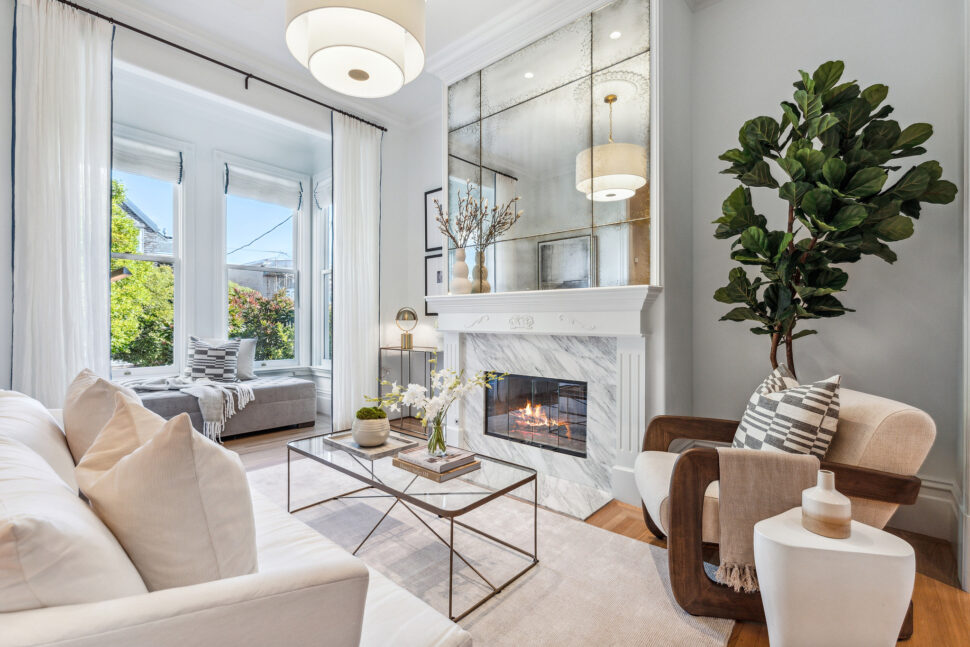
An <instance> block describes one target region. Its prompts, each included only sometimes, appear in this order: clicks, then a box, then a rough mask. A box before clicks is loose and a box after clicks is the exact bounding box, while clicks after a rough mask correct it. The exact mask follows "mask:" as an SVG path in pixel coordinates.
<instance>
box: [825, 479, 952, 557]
mask: <svg viewBox="0 0 970 647" xmlns="http://www.w3.org/2000/svg"><path fill="white" fill-rule="evenodd" d="M920 479H921V480H922V485H921V486H920V491H919V497H918V498H917V500H916V503H915V504H913V505H903V506H899V510H897V511H896V514H894V515H893V517H892V519H890V520H889V524H888V525H889V526H891V527H893V528H899V529H900V530H909V531H910V532H918V533H920V534H921V535H929V536H930V537H937V538H939V539H945V540H947V541H949V542H950V543H951V544H953V546H954V547H956V546H958V545H959V541H960V531H961V526H962V525H963V521H962V520H961V517H962V516H963V515H961V514H960V490H959V488H958V487H957V486H956V484H955V483H953V482H952V481H946V480H941V479H934V478H932V477H923V476H921V477H920ZM836 487H838V485H836Z"/></svg>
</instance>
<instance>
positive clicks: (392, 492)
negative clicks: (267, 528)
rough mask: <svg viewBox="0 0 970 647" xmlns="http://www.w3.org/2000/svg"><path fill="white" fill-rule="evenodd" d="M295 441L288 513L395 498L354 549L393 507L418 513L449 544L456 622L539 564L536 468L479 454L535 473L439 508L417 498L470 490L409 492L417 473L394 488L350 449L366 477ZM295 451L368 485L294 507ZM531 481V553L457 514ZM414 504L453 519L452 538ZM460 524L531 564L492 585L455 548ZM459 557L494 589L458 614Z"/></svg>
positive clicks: (291, 448)
mask: <svg viewBox="0 0 970 647" xmlns="http://www.w3.org/2000/svg"><path fill="white" fill-rule="evenodd" d="M297 442H300V441H293V443H297ZM293 443H287V445H286V448H287V452H286V510H287V512H289V513H291V514H292V513H296V512H299V511H301V510H306V509H307V508H312V507H314V506H318V505H321V504H323V503H328V502H330V501H336V500H338V499H388V498H390V499H394V502H393V503H392V504H391V507H389V508H388V509H387V511H386V512H385V513H384V515H383V516H382V517H381V518H380V520H378V522H377V524H375V525H374V527H373V528H371V530H370V532H368V533H367V536H365V537H364V539H363V540H362V541H361V542H360V544H358V546H357V548H355V549H354V552H353V554H354V555H356V554H357V551H359V550H360V549H361V548H362V547H363V546H364V544H365V543H366V542H367V540H368V539H370V538H371V536H372V535H373V534H374V531H376V530H377V528H378V527H379V526H380V525H381V524H382V523H383V522H384V519H386V518H387V515H389V514H390V512H391V510H393V509H394V508H395V507H396V506H397V505H398V504H401V506H403V507H404V508H405V509H406V510H407V511H408V512H410V513H411V514H412V515H414V517H415V518H416V519H417V520H418V521H420V522H421V524H422V525H423V526H424V527H425V528H427V529H428V530H429V531H430V532H431V533H432V534H433V535H434V536H435V537H437V538H438V540H439V541H441V542H442V543H443V544H445V545H446V546H448V617H449V618H450V619H451V620H453V621H455V622H457V621H459V620H461V619H462V618H464V617H465V616H467V615H468V614H470V613H471V612H472V611H475V610H476V609H478V608H479V607H480V606H482V605H483V604H485V603H486V602H488V601H489V600H491V599H492V598H493V597H495V596H496V595H498V594H499V593H501V592H502V591H503V590H504V589H505V588H506V587H508V586H509V585H510V584H512V583H513V582H515V581H516V580H518V579H519V578H520V577H522V576H523V575H525V574H526V573H527V572H528V571H529V570H531V569H532V568H533V567H534V566H535V565H536V564H538V563H539V558H538V547H539V545H538V544H539V539H538V538H539V482H538V480H537V479H536V472H535V470H532V469H530V468H527V467H523V466H521V465H516V464H515V463H509V462H507V461H503V460H501V459H498V458H491V457H489V456H483V455H481V454H479V455H478V458H480V459H484V460H487V461H491V462H493V463H498V464H500V465H507V466H509V467H513V468H516V469H520V470H524V471H528V472H531V474H529V475H528V476H526V477H524V478H523V479H521V480H519V481H516V482H515V483H513V484H511V485H509V486H506V487H504V488H502V489H499V490H494V491H492V492H491V493H489V494H488V495H487V496H485V497H483V498H481V499H478V500H476V501H475V502H473V503H470V504H469V505H467V506H465V507H463V508H461V509H459V510H443V509H441V508H438V507H437V506H434V505H431V504H430V503H428V502H426V501H422V500H421V499H417V498H415V497H416V496H421V495H422V494H429V495H430V494H434V495H444V494H449V495H450V494H454V495H462V494H469V493H468V492H430V493H415V492H412V493H410V494H409V493H408V490H409V489H410V488H411V486H412V485H414V483H415V481H417V480H418V476H417V475H415V476H414V478H412V479H411V480H410V481H409V482H408V484H407V485H406V486H405V487H404V488H403V489H400V490H399V489H396V488H393V487H391V486H389V485H386V484H385V483H384V482H383V481H381V479H380V478H379V477H378V476H377V475H376V474H375V473H374V461H361V460H360V459H358V457H356V456H354V455H353V454H350V453H349V452H343V453H344V454H345V455H347V456H349V457H350V458H351V459H353V460H354V462H356V463H357V464H358V465H360V467H361V468H362V469H363V470H365V472H366V473H367V476H365V475H363V474H360V473H358V472H355V471H353V470H351V469H347V468H346V467H343V466H341V465H337V464H335V463H332V462H330V461H328V460H326V459H324V458H322V457H321V456H318V455H316V454H314V453H312V452H309V451H304V450H302V449H300V448H299V447H294V446H293ZM293 452H296V453H297V454H299V455H301V456H304V457H306V458H309V459H310V460H313V461H316V462H317V463H320V464H322V465H325V466H327V467H331V468H333V469H335V470H337V471H338V472H341V473H343V474H346V475H347V476H350V477H353V478H355V479H357V480H358V481H360V482H362V483H364V484H365V485H364V487H361V488H357V489H356V490H351V491H349V492H344V493H342V494H338V495H336V496H332V497H328V498H326V499H321V500H320V501H316V502H314V503H310V504H307V505H304V506H300V507H299V508H296V509H292V508H291V507H290V504H291V501H290V458H291V456H292V454H293ZM368 462H369V463H370V467H368V466H366V465H365V463H368ZM459 478H460V477H459ZM529 483H532V484H534V487H533V499H532V552H531V553H530V552H528V551H527V550H525V549H524V548H520V547H519V546H515V545H513V544H511V543H509V542H507V541H505V540H504V539H499V538H498V537H495V536H493V535H491V534H489V533H487V532H485V531H483V530H479V529H478V528H475V527H473V526H470V525H469V524H467V523H465V522H463V521H459V520H458V519H457V518H456V517H460V516H461V515H463V514H467V513H468V512H471V511H472V510H474V509H476V508H479V507H481V506H483V505H485V504H486V503H488V502H489V501H494V500H495V499H497V498H499V497H501V496H504V495H506V494H509V493H510V492H512V491H514V490H517V489H519V488H520V487H523V486H526V485H528V484H529ZM366 490H378V491H380V492H383V494H370V495H362V494H359V493H361V492H365V491H366ZM474 494H480V493H477V492H476V493H474ZM412 505H413V506H416V507H418V508H421V509H423V510H426V511H427V512H430V513H432V514H434V515H435V516H437V517H439V518H446V519H448V521H449V523H448V526H449V531H448V538H447V539H445V538H444V537H442V536H441V534H440V533H438V531H436V530H435V529H434V528H432V527H431V526H430V525H429V524H428V523H427V522H426V521H425V520H424V519H422V518H421V516H420V515H419V514H418V513H417V512H416V511H415V510H414V509H413V508H412V507H411V506H412ZM456 525H457V526H459V527H461V528H464V529H466V530H469V531H471V532H474V533H476V534H478V535H480V536H482V537H484V538H486V539H488V540H490V541H493V542H495V543H497V544H499V545H501V546H504V547H506V548H509V549H511V550H514V551H516V552H518V553H521V554H522V555H524V556H525V557H527V558H529V560H530V561H529V564H528V565H527V566H526V567H525V568H523V569H522V570H520V571H518V572H517V573H516V574H515V575H513V576H512V577H510V578H509V579H508V580H506V581H505V582H503V583H501V584H498V585H495V584H492V583H491V581H489V579H488V578H486V577H485V576H484V575H482V573H481V571H479V570H478V569H477V568H475V567H474V566H473V565H472V564H471V562H469V561H468V560H467V559H466V558H465V557H464V556H463V555H462V554H461V553H459V552H458V551H457V550H456V549H455V526H456ZM456 557H457V558H458V559H460V560H461V561H462V562H464V563H465V565H466V566H468V568H470V569H471V570H472V571H473V572H474V573H475V574H476V575H477V576H478V577H479V578H480V579H481V580H482V581H483V582H485V584H486V585H488V587H489V588H490V589H491V591H490V592H489V593H487V594H486V595H485V597H483V598H481V599H480V600H478V601H477V602H476V603H475V604H473V605H472V606H470V607H469V608H467V609H465V611H463V612H462V613H460V614H459V615H457V616H456V615H455V613H454V586H455V577H454V576H455V558H456Z"/></svg>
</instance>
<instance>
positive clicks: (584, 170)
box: [576, 94, 647, 202]
mask: <svg viewBox="0 0 970 647" xmlns="http://www.w3.org/2000/svg"><path fill="white" fill-rule="evenodd" d="M617 100H618V99H617V96H616V95H615V94H608V95H606V97H605V98H604V99H603V101H604V102H606V103H607V104H609V106H610V143H608V144H603V145H601V146H594V147H592V148H587V149H586V150H584V151H583V152H581V153H580V154H579V155H577V156H576V190H577V191H582V192H583V193H585V194H586V198H587V199H589V200H593V201H595V202H615V201H617V200H629V199H630V198H632V197H633V195H634V194H635V193H636V192H637V189H639V188H640V187H642V186H644V185H645V184H646V183H647V149H646V148H644V147H643V146H639V145H637V144H623V143H616V142H614V141H613V104H614V103H616V102H617Z"/></svg>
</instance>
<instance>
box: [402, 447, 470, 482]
mask: <svg viewBox="0 0 970 647" xmlns="http://www.w3.org/2000/svg"><path fill="white" fill-rule="evenodd" d="M392 462H393V463H394V466H395V467H400V468H401V469H402V470H406V471H408V472H411V473H412V474H417V475H418V476H423V477H424V478H426V479H431V480H432V481H435V482H437V483H441V482H443V481H447V480H448V479H453V478H455V477H456V476H461V475H462V474H467V473H469V472H473V471H475V470H477V469H478V468H479V467H481V466H482V464H481V463H480V462H479V461H477V460H475V453H474V452H470V451H467V450H464V449H456V448H454V447H449V448H448V451H447V453H446V454H445V455H444V456H430V455H428V450H427V449H426V448H425V447H415V448H414V449H408V450H405V451H402V452H400V453H399V454H398V455H397V456H395V457H394V460H393V461H392Z"/></svg>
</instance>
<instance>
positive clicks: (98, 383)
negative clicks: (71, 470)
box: [64, 369, 141, 464]
mask: <svg viewBox="0 0 970 647" xmlns="http://www.w3.org/2000/svg"><path fill="white" fill-rule="evenodd" d="M115 393H122V394H124V395H125V396H126V397H128V398H129V399H130V400H131V401H132V402H137V403H139V404H141V398H139V397H138V394H137V393H135V392H134V391H132V390H131V389H129V388H128V387H126V386H121V385H120V384H114V383H112V382H109V381H108V380H105V379H103V378H100V377H98V376H97V375H95V374H94V373H92V372H91V371H90V370H88V369H84V370H83V371H81V372H80V373H78V375H77V377H76V378H74V381H73V382H71V386H69V387H68V388H67V397H66V398H65V399H64V433H65V435H66V436H67V444H68V446H69V447H70V448H71V455H72V456H73V457H74V463H75V464H77V463H79V462H80V461H81V457H82V456H84V452H86V451H87V450H88V447H90V446H91V443H93V442H94V439H95V437H96V436H97V435H98V432H100V431H101V428H102V427H104V425H105V424H106V423H107V422H108V420H109V419H110V418H111V416H112V415H114V410H115Z"/></svg>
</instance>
